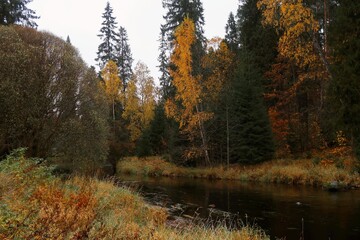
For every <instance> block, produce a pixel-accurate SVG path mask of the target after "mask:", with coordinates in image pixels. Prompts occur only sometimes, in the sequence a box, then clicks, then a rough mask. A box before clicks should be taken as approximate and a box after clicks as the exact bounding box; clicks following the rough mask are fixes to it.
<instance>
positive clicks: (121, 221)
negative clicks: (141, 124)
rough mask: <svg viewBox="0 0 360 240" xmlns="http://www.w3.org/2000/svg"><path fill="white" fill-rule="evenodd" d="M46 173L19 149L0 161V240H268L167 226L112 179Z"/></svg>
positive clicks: (158, 212)
mask: <svg viewBox="0 0 360 240" xmlns="http://www.w3.org/2000/svg"><path fill="white" fill-rule="evenodd" d="M51 172H52V169H51V168H50V167H46V166H44V165H43V163H41V164H40V162H39V161H38V160H36V159H33V160H32V159H26V158H25V157H23V152H21V151H19V152H17V153H13V154H12V155H10V156H8V157H7V159H6V160H4V161H2V162H0V238H1V239H40V238H41V239H42V238H47V239H259V240H260V239H270V238H269V237H268V236H266V235H265V233H264V232H263V231H262V230H260V229H258V228H252V227H249V226H245V227H243V228H242V229H240V230H237V231H230V230H228V229H227V228H226V227H209V226H198V225H195V224H187V225H186V228H181V227H180V228H179V227H177V226H171V225H170V224H168V222H167V217H168V214H167V212H166V210H164V209H163V208H159V207H154V206H150V205H148V204H147V203H145V201H144V200H143V199H142V198H141V197H140V196H139V195H138V194H136V193H134V192H132V191H131V190H129V189H126V188H123V187H118V186H116V185H115V184H114V183H113V182H112V181H100V180H97V179H93V178H85V177H71V178H69V179H67V180H61V179H60V178H58V177H55V176H53V175H52V174H51Z"/></svg>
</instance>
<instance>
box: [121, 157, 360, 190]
mask: <svg viewBox="0 0 360 240" xmlns="http://www.w3.org/2000/svg"><path fill="white" fill-rule="evenodd" d="M342 162H343V164H342V165H340V166H339V164H338V163H337V162H334V161H329V160H328V161H323V160H321V161H319V162H315V161H314V160H311V159H301V160H293V159H283V160H273V161H270V162H265V163H261V164H257V165H250V166H249V165H237V164H234V165H231V166H230V167H229V168H226V167H225V166H217V167H209V168H186V167H180V166H176V165H174V164H172V163H169V162H167V161H165V160H164V159H162V158H160V157H147V158H137V157H128V158H124V159H122V160H121V161H119V162H118V164H117V173H119V174H136V175H147V176H166V177H189V178H208V179H226V180H242V181H253V182H269V183H285V184H297V185H309V186H327V185H328V184H329V183H331V182H334V181H336V182H337V184H339V186H341V187H343V188H350V187H360V176H359V173H358V172H357V171H356V162H355V160H351V159H345V160H343V161H342Z"/></svg>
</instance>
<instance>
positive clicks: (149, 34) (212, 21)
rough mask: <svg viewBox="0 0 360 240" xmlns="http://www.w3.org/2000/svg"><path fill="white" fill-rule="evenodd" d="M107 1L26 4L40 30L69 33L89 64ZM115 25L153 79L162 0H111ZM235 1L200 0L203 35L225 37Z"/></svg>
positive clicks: (43, 0) (42, 0) (63, 35)
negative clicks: (32, 11)
mask: <svg viewBox="0 0 360 240" xmlns="http://www.w3.org/2000/svg"><path fill="white" fill-rule="evenodd" d="M106 2H107V0H33V2H32V3H30V4H29V5H28V7H29V8H30V9H32V10H35V11H36V14H37V15H38V16H40V19H38V20H36V22H37V24H38V25H39V26H38V29H39V30H46V31H49V32H51V33H53V34H55V35H57V36H59V37H61V38H63V39H66V37H67V36H68V35H69V36H70V40H71V43H72V44H73V45H74V46H75V47H76V48H77V49H78V50H79V52H80V54H81V56H82V58H83V59H84V60H85V62H86V63H87V64H88V65H93V66H95V65H96V63H95V60H94V59H95V58H96V52H97V49H98V46H99V44H100V39H99V37H97V35H98V34H99V30H100V28H101V22H102V21H103V19H102V14H103V12H104V9H105V6H106ZM109 2H110V5H111V7H112V8H113V10H114V12H113V16H114V17H116V20H117V22H118V26H123V27H125V29H126V30H127V33H128V37H129V44H130V48H131V51H132V55H133V58H134V66H135V64H136V63H137V62H138V61H139V60H141V61H142V62H144V63H145V64H146V65H147V66H148V67H149V68H150V71H151V75H152V76H153V77H154V78H155V79H156V81H157V78H158V76H159V75H160V73H159V72H158V68H157V67H156V66H157V65H158V61H157V57H158V55H159V51H158V47H159V42H158V38H159V34H160V24H162V23H164V21H163V18H162V16H163V15H164V14H165V10H164V9H163V8H162V4H161V2H162V1H161V0H110V1H109ZM238 2H239V1H238V0H203V1H202V3H203V7H204V17H205V36H206V37H207V38H212V37H215V36H219V37H224V35H225V25H226V22H227V19H228V16H229V13H230V12H231V11H232V12H234V13H235V12H236V10H237V6H238Z"/></svg>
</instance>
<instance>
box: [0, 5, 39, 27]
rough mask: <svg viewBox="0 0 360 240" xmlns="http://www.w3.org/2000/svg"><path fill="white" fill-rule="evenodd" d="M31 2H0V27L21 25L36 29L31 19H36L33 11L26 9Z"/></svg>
mask: <svg viewBox="0 0 360 240" xmlns="http://www.w3.org/2000/svg"><path fill="white" fill-rule="evenodd" d="M31 2H32V0H2V1H0V25H10V24H21V25H25V26H28V27H33V28H36V27H37V24H36V23H35V22H34V21H33V19H38V18H39V17H38V16H36V15H35V14H36V13H35V11H33V10H31V9H29V8H27V7H26V5H27V4H29V3H31Z"/></svg>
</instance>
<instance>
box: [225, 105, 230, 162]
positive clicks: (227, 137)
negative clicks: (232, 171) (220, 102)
mask: <svg viewBox="0 0 360 240" xmlns="http://www.w3.org/2000/svg"><path fill="white" fill-rule="evenodd" d="M229 166H230V132H229V107H228V106H226V168H227V169H229Z"/></svg>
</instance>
